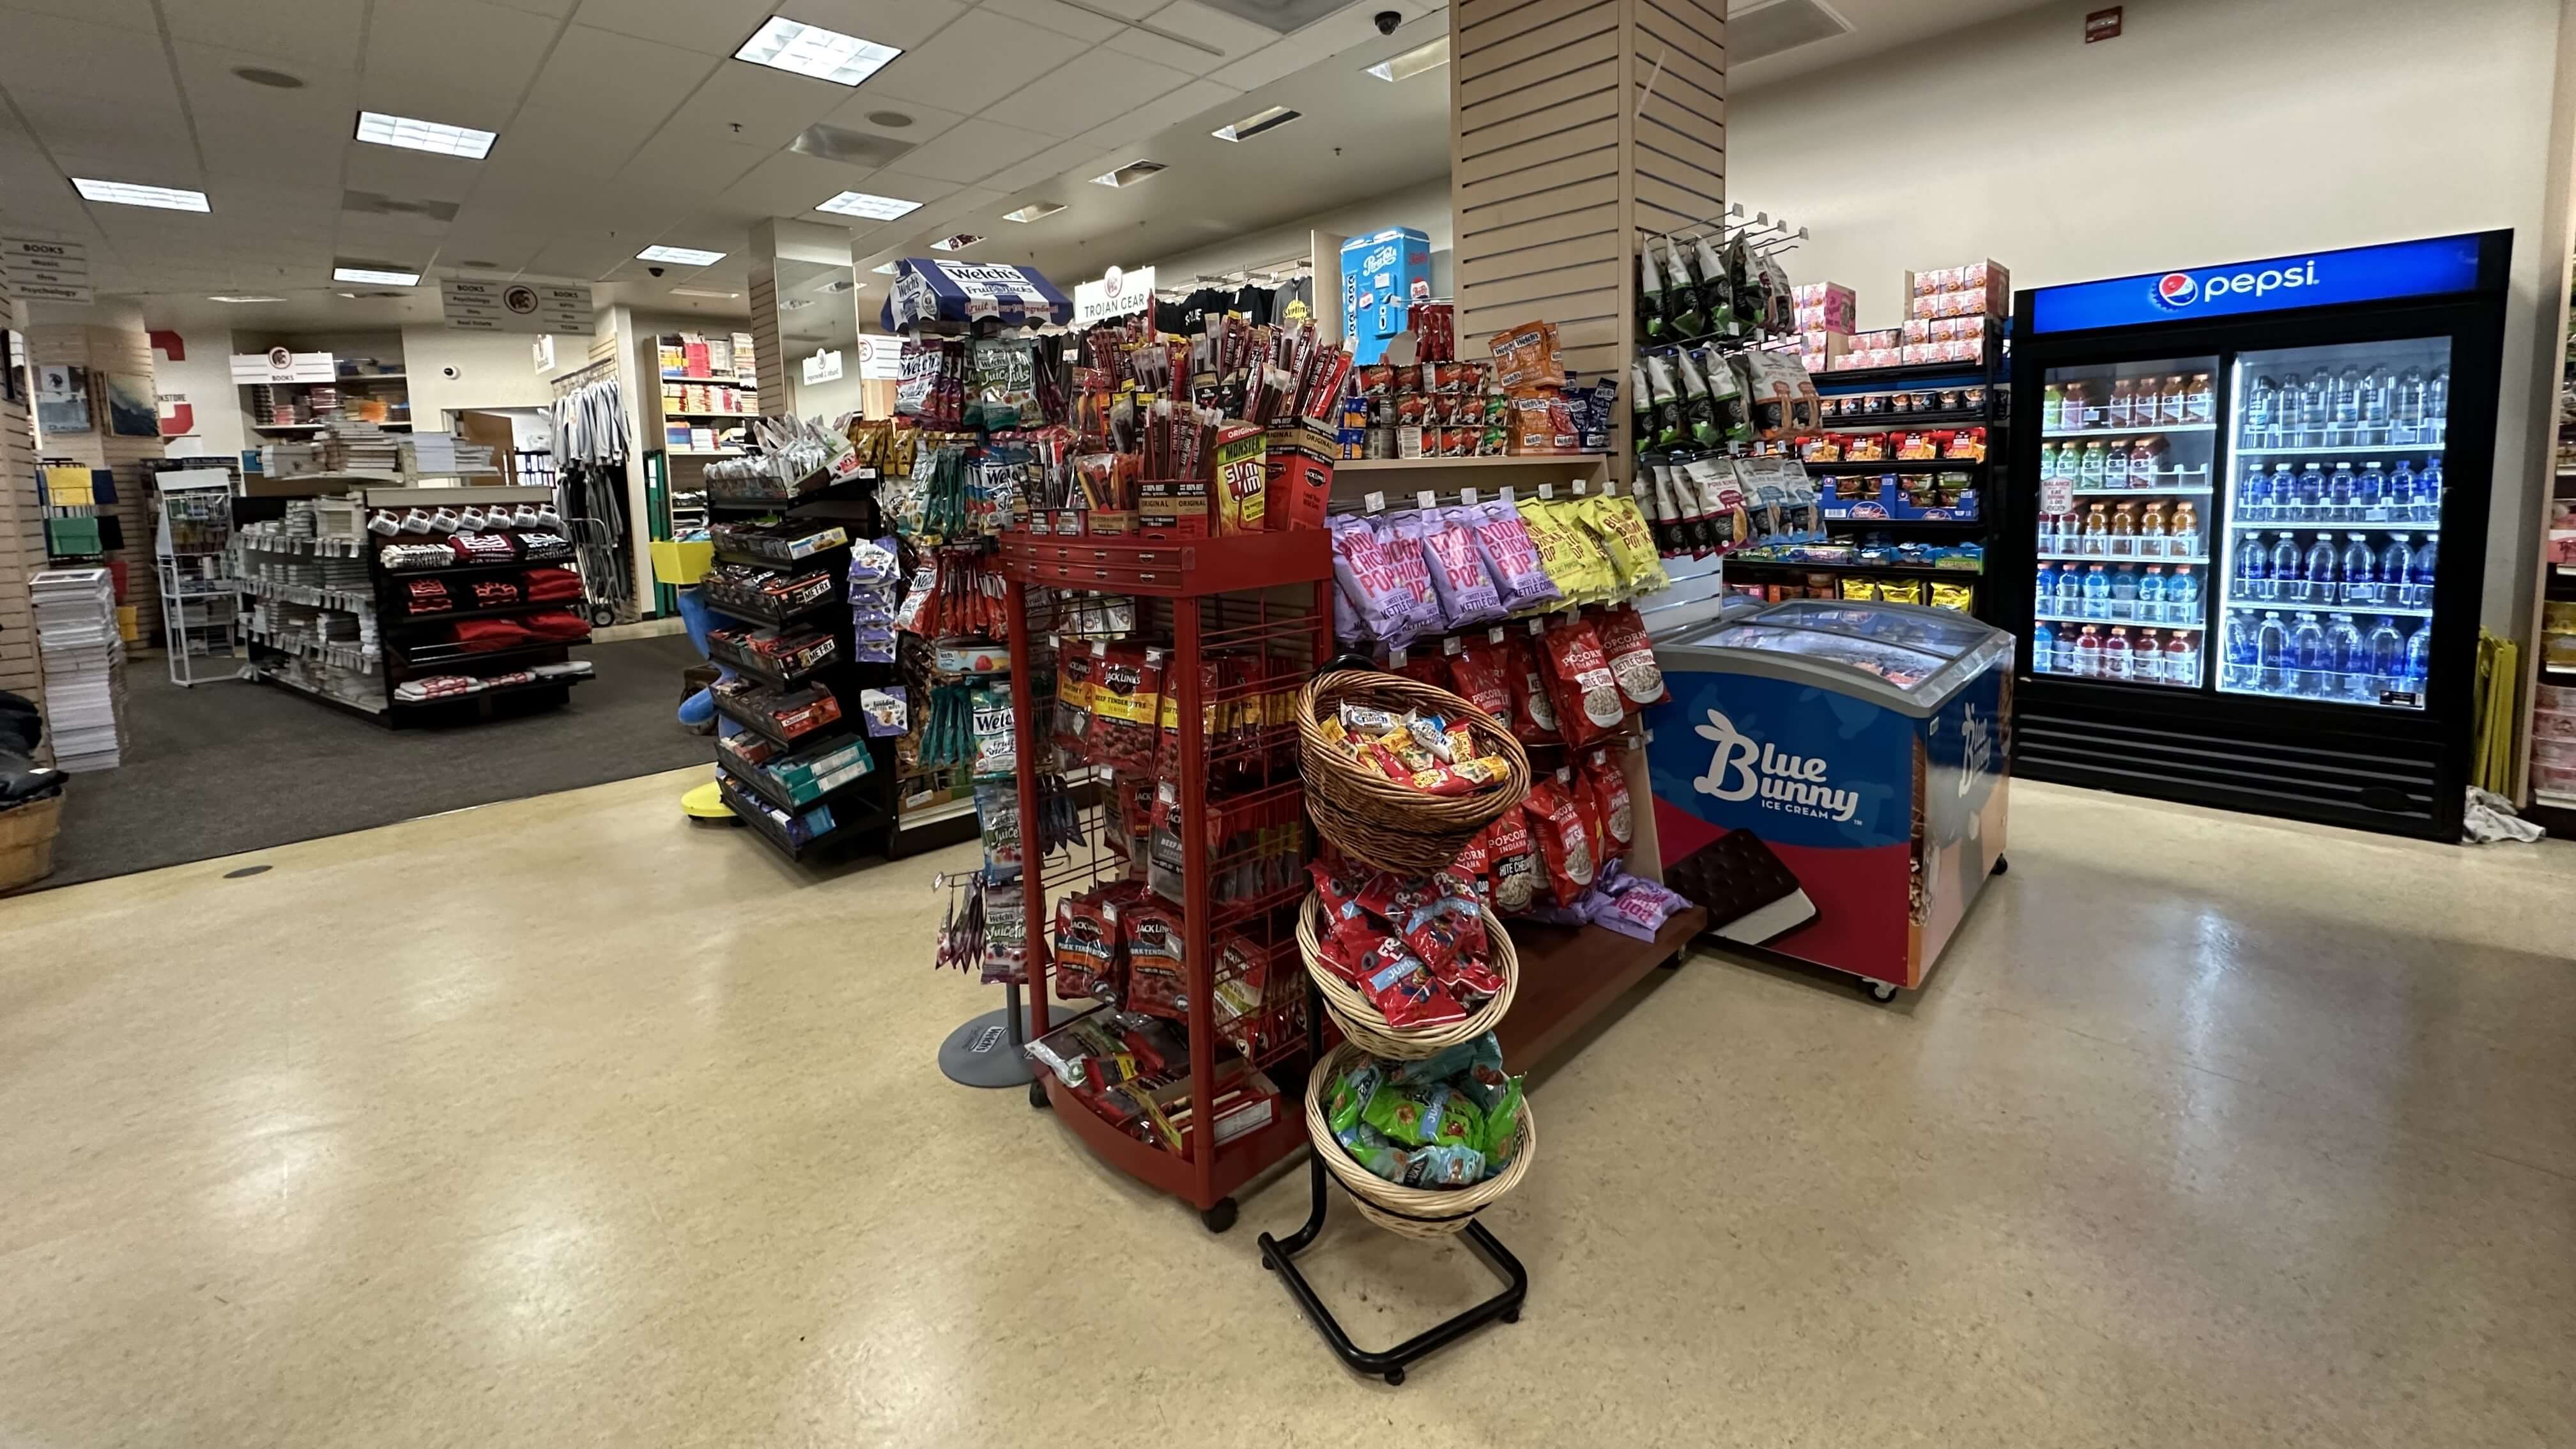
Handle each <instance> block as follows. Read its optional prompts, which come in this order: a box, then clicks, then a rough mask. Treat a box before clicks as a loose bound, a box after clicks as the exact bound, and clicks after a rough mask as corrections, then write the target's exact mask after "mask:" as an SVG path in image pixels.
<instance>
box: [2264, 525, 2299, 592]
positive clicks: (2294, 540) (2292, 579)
mask: <svg viewBox="0 0 2576 1449" xmlns="http://www.w3.org/2000/svg"><path fill="white" fill-rule="evenodd" d="M2299 568H2300V560H2299V536H2298V535H2297V534H2295V533H2290V532H2287V531H2286V530H2285V531H2284V532H2283V533H2282V534H2281V535H2280V537H2278V538H2276V539H2274V540H2273V542H2272V597H2273V598H2276V599H2287V600H2289V601H2291V602H2293V603H2296V602H2299V601H2300V600H2303V599H2305V598H2307V596H2308V586H2307V584H2306V583H2305V582H2303V581H2302V580H2301V578H2300V574H2299Z"/></svg>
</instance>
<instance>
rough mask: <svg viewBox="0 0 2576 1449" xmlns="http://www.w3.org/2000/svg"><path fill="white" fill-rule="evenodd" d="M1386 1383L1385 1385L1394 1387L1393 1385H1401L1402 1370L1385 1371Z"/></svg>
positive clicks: (1402, 1380)
mask: <svg viewBox="0 0 2576 1449" xmlns="http://www.w3.org/2000/svg"><path fill="white" fill-rule="evenodd" d="M1386 1381H1387V1383H1388V1384H1389V1385H1395V1384H1401V1383H1403V1382H1404V1370H1402V1369H1388V1370H1387V1371H1386Z"/></svg>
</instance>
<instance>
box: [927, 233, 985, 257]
mask: <svg viewBox="0 0 2576 1449" xmlns="http://www.w3.org/2000/svg"><path fill="white" fill-rule="evenodd" d="M982 240H983V238H982V237H980V236H977V235H975V234H974V233H973V232H971V231H961V232H959V233H957V235H955V236H944V237H941V238H940V239H939V240H937V241H935V242H932V243H931V244H930V249H931V250H932V251H934V252H962V251H964V250H966V249H967V248H968V247H971V246H973V245H974V244H975V243H977V242H979V241H982Z"/></svg>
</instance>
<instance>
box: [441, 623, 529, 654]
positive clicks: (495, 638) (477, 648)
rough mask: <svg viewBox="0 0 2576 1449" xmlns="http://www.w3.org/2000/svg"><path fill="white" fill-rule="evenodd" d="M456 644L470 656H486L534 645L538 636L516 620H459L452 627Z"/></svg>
mask: <svg viewBox="0 0 2576 1449" xmlns="http://www.w3.org/2000/svg"><path fill="white" fill-rule="evenodd" d="M451 627H452V628H453V629H454V630H455V637H456V642H457V643H459V644H462V645H464V646H465V649H466V652H467V653H470V654H485V653H489V652H491V651H492V650H495V649H516V648H517V647H519V646H520V645H522V644H533V643H535V642H536V641H537V638H538V636H537V635H536V634H534V633H532V632H530V631H529V630H528V629H527V628H526V627H525V626H524V625H522V624H521V623H520V621H518V620H516V619H459V620H457V621H456V623H455V624H454V625H452V626H451Z"/></svg>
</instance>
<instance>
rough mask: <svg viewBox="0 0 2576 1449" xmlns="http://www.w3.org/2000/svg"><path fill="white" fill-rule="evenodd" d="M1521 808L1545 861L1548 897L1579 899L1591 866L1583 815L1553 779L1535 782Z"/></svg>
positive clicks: (1567, 902)
mask: <svg viewBox="0 0 2576 1449" xmlns="http://www.w3.org/2000/svg"><path fill="white" fill-rule="evenodd" d="M1521 808H1522V810H1523V812H1524V813H1525V814H1527V815H1528V816H1529V830H1530V836H1531V838H1533V839H1535V840H1536V841H1537V842H1538V848H1539V856H1540V859H1541V860H1543V861H1544V862H1545V863H1546V865H1547V892H1548V897H1549V899H1550V900H1551V901H1552V902H1553V903H1554V904H1556V905H1558V906H1571V905H1573V904H1574V903H1575V902H1576V901H1578V900H1580V899H1582V896H1583V888H1584V887H1586V886H1588V885H1590V884H1592V874H1593V869H1594V867H1593V861H1592V845H1591V842H1590V841H1589V840H1587V839H1586V838H1585V837H1584V833H1583V817H1582V816H1581V815H1579V814H1578V813H1576V811H1575V808H1574V802H1573V801H1572V800H1571V799H1569V798H1567V796H1566V793H1565V792H1564V791H1563V790H1560V789H1558V788H1557V785H1556V782H1555V781H1554V780H1539V781H1536V782H1534V783H1533V784H1532V785H1531V786H1530V793H1529V798H1528V799H1526V800H1524V801H1523V802H1521Z"/></svg>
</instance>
